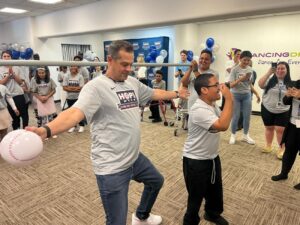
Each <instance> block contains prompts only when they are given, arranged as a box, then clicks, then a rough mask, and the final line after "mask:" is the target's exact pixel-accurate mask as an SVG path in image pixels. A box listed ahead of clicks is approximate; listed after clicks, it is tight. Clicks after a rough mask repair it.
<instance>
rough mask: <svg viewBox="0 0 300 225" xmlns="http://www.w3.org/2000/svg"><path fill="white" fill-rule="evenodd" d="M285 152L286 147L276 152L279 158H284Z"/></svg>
mask: <svg viewBox="0 0 300 225" xmlns="http://www.w3.org/2000/svg"><path fill="white" fill-rule="evenodd" d="M283 154H284V149H282V148H278V151H277V153H276V155H277V158H278V159H282V157H283Z"/></svg>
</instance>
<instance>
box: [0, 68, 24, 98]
mask: <svg viewBox="0 0 300 225" xmlns="http://www.w3.org/2000/svg"><path fill="white" fill-rule="evenodd" d="M12 70H13V74H14V76H18V77H20V78H21V79H23V78H22V74H21V71H20V68H19V67H17V66H13V67H12ZM6 76H9V69H8V67H5V66H1V67H0V80H3V79H4V78H5V77H6ZM4 85H5V86H6V87H7V88H8V90H9V92H10V93H11V95H12V96H13V97H15V96H17V95H23V94H24V91H23V89H22V87H21V86H20V85H19V84H18V83H17V81H15V79H13V78H12V77H11V78H10V79H9V80H8V81H7V83H6V84H4Z"/></svg>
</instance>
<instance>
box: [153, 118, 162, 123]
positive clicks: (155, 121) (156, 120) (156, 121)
mask: <svg viewBox="0 0 300 225" xmlns="http://www.w3.org/2000/svg"><path fill="white" fill-rule="evenodd" d="M161 121H162V119H161V118H159V119H154V120H152V123H159V122H161Z"/></svg>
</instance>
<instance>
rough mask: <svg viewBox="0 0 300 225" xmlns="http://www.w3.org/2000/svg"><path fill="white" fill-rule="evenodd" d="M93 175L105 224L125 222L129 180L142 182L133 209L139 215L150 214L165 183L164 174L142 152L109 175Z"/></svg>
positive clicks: (124, 224)
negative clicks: (126, 164) (139, 196)
mask: <svg viewBox="0 0 300 225" xmlns="http://www.w3.org/2000/svg"><path fill="white" fill-rule="evenodd" d="M96 178H97V183H98V187H99V191H100V196H101V199H102V203H103V207H104V210H105V214H106V225H126V220H127V211H128V188H129V182H130V180H135V181H137V182H139V183H144V191H143V194H142V197H141V201H140V204H139V206H138V208H137V210H136V216H137V217H138V218H139V219H147V218H148V217H149V214H150V212H151V209H152V206H153V204H154V202H155V200H156V198H157V195H158V193H159V191H160V189H161V187H162V185H163V183H164V178H163V176H162V175H161V174H160V173H159V172H158V170H157V169H156V168H155V167H154V166H153V164H152V163H151V162H150V160H149V159H148V158H147V157H146V156H144V155H143V154H142V153H139V157H138V159H137V160H136V161H135V162H134V164H133V165H132V166H131V167H130V168H128V169H127V170H125V171H122V172H119V173H116V174H111V175H96Z"/></svg>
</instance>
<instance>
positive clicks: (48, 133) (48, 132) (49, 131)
mask: <svg viewBox="0 0 300 225" xmlns="http://www.w3.org/2000/svg"><path fill="white" fill-rule="evenodd" d="M43 128H45V130H46V131H47V138H50V137H51V136H52V134H51V130H50V128H49V127H48V126H47V125H44V126H43Z"/></svg>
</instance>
